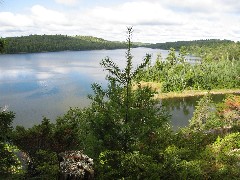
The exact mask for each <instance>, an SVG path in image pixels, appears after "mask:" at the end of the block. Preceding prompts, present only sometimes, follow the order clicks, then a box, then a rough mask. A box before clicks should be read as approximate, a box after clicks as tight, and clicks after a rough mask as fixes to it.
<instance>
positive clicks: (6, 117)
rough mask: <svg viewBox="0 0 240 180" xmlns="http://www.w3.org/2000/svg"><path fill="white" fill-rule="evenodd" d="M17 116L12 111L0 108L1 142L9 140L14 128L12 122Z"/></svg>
mask: <svg viewBox="0 0 240 180" xmlns="http://www.w3.org/2000/svg"><path fill="white" fill-rule="evenodd" d="M14 118H15V114H14V113H13V112H12V111H7V110H3V111H2V110H1V109H0V129H1V131H0V142H6V141H8V140H9V136H10V135H11V132H12V130H13V127H12V122H13V119H14Z"/></svg>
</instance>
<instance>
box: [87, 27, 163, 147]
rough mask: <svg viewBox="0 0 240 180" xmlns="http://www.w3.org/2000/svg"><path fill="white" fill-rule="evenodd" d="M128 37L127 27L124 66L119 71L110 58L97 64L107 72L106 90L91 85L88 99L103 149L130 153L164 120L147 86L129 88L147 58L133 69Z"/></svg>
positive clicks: (147, 56)
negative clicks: (91, 91)
mask: <svg viewBox="0 0 240 180" xmlns="http://www.w3.org/2000/svg"><path fill="white" fill-rule="evenodd" d="M131 38H132V28H128V38H127V44H128V49H127V52H126V67H125V68H124V69H122V70H121V69H120V68H119V67H118V66H117V64H115V63H114V62H113V61H112V60H111V59H110V58H108V57H107V58H105V59H104V60H103V61H102V62H101V65H102V66H103V67H104V69H105V70H107V71H108V72H109V74H108V76H107V80H108V88H107V89H106V90H104V89H103V88H102V87H101V86H100V85H99V84H93V85H92V88H93V91H94V94H95V95H94V96H89V97H90V99H91V100H92V112H91V116H90V121H91V125H92V128H93V132H94V133H95V135H96V137H97V139H99V141H100V142H101V143H102V148H103V150H106V149H108V150H123V151H124V152H129V151H132V150H133V149H134V147H138V146H139V144H141V143H143V142H147V141H148V140H149V138H150V135H151V134H154V133H155V132H156V131H157V129H158V128H160V127H161V126H162V125H163V124H164V122H166V121H167V116H166V115H164V114H163V112H162V111H161V109H160V107H159V106H158V103H159V102H158V101H157V100H155V99H153V96H154V93H155V92H154V91H153V90H152V89H151V88H150V87H141V85H140V83H139V84H138V88H137V89H133V79H134V78H135V76H136V75H137V74H138V73H139V72H140V71H141V70H142V69H143V68H145V67H146V66H147V64H148V62H149V61H150V58H151V56H150V55H148V54H147V55H146V57H145V58H144V61H143V63H142V64H141V65H140V66H138V67H137V68H136V69H135V70H134V69H133V66H132V59H133V56H132V54H131V45H132V43H131Z"/></svg>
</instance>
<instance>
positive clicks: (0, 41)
mask: <svg viewBox="0 0 240 180" xmlns="http://www.w3.org/2000/svg"><path fill="white" fill-rule="evenodd" d="M4 47H5V41H4V40H3V39H2V38H0V53H2V52H3V51H4Z"/></svg>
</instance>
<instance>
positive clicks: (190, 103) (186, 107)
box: [161, 94, 226, 130]
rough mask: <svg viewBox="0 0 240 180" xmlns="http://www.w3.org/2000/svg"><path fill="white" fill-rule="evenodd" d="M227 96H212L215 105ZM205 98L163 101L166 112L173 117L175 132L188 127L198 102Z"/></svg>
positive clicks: (196, 97) (194, 97)
mask: <svg viewBox="0 0 240 180" xmlns="http://www.w3.org/2000/svg"><path fill="white" fill-rule="evenodd" d="M225 96H226V95H223V94H218V95H212V96H211V97H212V100H213V102H214V103H219V102H221V101H222V100H223V99H224V98H225ZM202 97H203V96H193V97H184V98H169V99H163V100H162V101H161V103H162V104H163V105H164V106H165V108H166V110H167V111H169V112H170V114H171V115H172V118H171V124H172V126H173V128H174V130H177V129H178V128H180V127H185V126H187V125H188V123H189V120H190V119H191V118H192V116H193V112H194V110H195V108H196V105H197V102H198V101H199V100H200V98H202Z"/></svg>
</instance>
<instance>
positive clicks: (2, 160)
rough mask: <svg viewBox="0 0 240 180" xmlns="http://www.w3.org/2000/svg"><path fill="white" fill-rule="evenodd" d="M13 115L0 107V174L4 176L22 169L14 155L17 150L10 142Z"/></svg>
mask: <svg viewBox="0 0 240 180" xmlns="http://www.w3.org/2000/svg"><path fill="white" fill-rule="evenodd" d="M14 117H15V114H14V113H13V112H11V111H7V109H5V108H3V109H1V108H0V175H5V176H8V175H10V174H16V173H20V172H21V170H22V167H21V164H20V162H19V160H18V157H17V156H16V152H17V151H18V150H17V148H16V147H15V146H13V145H11V144H10V142H11V134H12V130H13V127H12V121H13V119H14ZM0 178H1V176H0Z"/></svg>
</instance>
